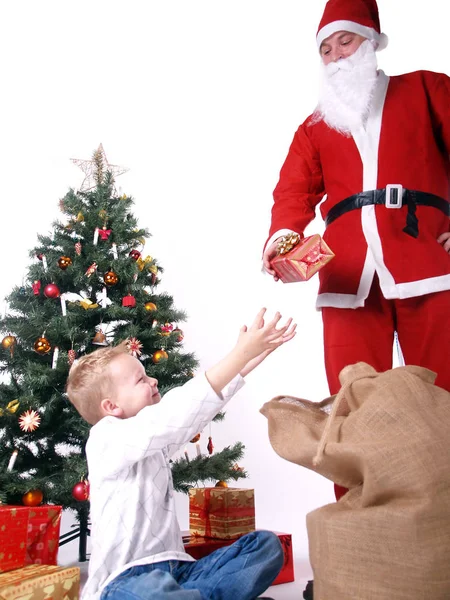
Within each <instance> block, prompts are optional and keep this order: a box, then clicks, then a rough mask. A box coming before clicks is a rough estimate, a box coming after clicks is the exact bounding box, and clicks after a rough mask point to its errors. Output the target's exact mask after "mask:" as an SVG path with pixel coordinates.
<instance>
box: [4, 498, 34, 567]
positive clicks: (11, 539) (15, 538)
mask: <svg viewBox="0 0 450 600" xmlns="http://www.w3.org/2000/svg"><path fill="white" fill-rule="evenodd" d="M28 516H29V509H28V508H26V507H25V506H8V505H6V504H5V505H1V506H0V573H1V572H3V571H12V570H13V569H19V568H20V567H23V565H24V564H25V555H26V551H27V547H26V544H27V528H28Z"/></svg>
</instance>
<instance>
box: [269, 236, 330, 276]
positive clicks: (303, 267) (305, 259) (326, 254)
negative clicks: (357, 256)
mask: <svg viewBox="0 0 450 600" xmlns="http://www.w3.org/2000/svg"><path fill="white" fill-rule="evenodd" d="M333 257H334V253H333V252H332V251H331V249H330V248H329V247H328V245H327V244H326V243H325V242H324V241H323V239H322V238H321V236H320V235H319V234H315V235H310V236H309V237H305V238H303V239H301V238H300V236H299V235H298V234H297V233H290V234H288V235H286V236H284V237H282V238H281V239H280V242H279V243H278V254H277V255H276V256H275V257H274V258H273V259H272V261H271V263H270V265H271V267H272V268H273V270H274V271H275V273H276V274H277V276H278V277H279V278H280V279H281V281H283V283H293V282H295V281H307V280H308V279H310V278H311V277H312V276H313V275H314V274H315V273H317V271H319V269H321V268H322V267H324V266H325V265H326V264H327V263H329V262H330V260H331V259H332V258H333Z"/></svg>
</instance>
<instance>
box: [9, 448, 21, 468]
mask: <svg viewBox="0 0 450 600" xmlns="http://www.w3.org/2000/svg"><path fill="white" fill-rule="evenodd" d="M18 454H19V451H18V450H17V448H16V449H15V450H14V451H13V453H12V454H11V458H10V459H9V463H8V466H7V468H6V470H7V471H12V470H13V467H14V463H15V462H16V458H17V455H18Z"/></svg>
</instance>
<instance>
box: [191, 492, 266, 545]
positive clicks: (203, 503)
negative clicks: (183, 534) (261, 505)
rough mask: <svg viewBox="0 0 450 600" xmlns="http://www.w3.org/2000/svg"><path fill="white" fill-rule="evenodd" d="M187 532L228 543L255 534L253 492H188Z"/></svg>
mask: <svg viewBox="0 0 450 600" xmlns="http://www.w3.org/2000/svg"><path fill="white" fill-rule="evenodd" d="M189 529H190V532H191V534H192V535H197V536H202V537H208V538H219V539H230V540H231V539H236V538H238V537H240V536H241V535H243V534H244V533H250V532H251V531H255V494H254V490H252V489H242V488H230V487H227V488H225V487H205V488H192V489H190V490H189Z"/></svg>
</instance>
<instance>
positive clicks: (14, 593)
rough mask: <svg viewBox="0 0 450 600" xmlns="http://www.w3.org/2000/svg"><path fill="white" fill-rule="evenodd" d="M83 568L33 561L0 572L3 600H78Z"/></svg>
mask: <svg viewBox="0 0 450 600" xmlns="http://www.w3.org/2000/svg"><path fill="white" fill-rule="evenodd" d="M79 596H80V569H79V568H78V567H57V566H53V565H30V566H28V567H24V568H23V569H16V570H15V571H10V572H9V573H3V574H1V575H0V600H78V599H79Z"/></svg>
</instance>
